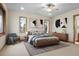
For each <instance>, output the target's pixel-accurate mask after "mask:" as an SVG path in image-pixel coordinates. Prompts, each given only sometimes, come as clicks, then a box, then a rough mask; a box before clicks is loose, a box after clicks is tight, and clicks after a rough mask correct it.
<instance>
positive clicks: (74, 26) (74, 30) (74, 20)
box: [73, 14, 79, 44]
mask: <svg viewBox="0 0 79 59" xmlns="http://www.w3.org/2000/svg"><path fill="white" fill-rule="evenodd" d="M76 16H79V14H76V15H74V16H73V32H74V37H73V43H74V44H75V38H76V30H77V29H76V25H75V22H76V19H75V18H76Z"/></svg>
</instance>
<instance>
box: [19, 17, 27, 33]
mask: <svg viewBox="0 0 79 59" xmlns="http://www.w3.org/2000/svg"><path fill="white" fill-rule="evenodd" d="M26 31H27V18H26V17H23V16H20V17H19V32H20V33H25V32H26Z"/></svg>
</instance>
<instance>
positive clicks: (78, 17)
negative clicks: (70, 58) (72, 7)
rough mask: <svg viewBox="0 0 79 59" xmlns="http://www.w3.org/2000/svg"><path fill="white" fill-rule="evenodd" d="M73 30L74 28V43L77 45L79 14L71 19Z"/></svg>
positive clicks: (78, 38)
mask: <svg viewBox="0 0 79 59" xmlns="http://www.w3.org/2000/svg"><path fill="white" fill-rule="evenodd" d="M73 26H74V27H73V28H74V41H73V42H74V43H75V44H79V14H77V15H74V18H73Z"/></svg>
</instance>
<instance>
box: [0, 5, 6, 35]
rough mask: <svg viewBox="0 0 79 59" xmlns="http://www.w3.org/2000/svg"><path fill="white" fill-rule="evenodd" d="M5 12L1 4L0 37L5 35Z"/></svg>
mask: <svg viewBox="0 0 79 59" xmlns="http://www.w3.org/2000/svg"><path fill="white" fill-rule="evenodd" d="M5 23H6V22H5V10H4V8H3V6H2V4H0V36H2V35H4V33H5V27H6V24H5Z"/></svg>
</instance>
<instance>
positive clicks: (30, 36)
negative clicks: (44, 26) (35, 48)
mask: <svg viewBox="0 0 79 59" xmlns="http://www.w3.org/2000/svg"><path fill="white" fill-rule="evenodd" d="M33 36H34V35H29V39H28V43H30V41H31V38H32V37H33Z"/></svg>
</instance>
